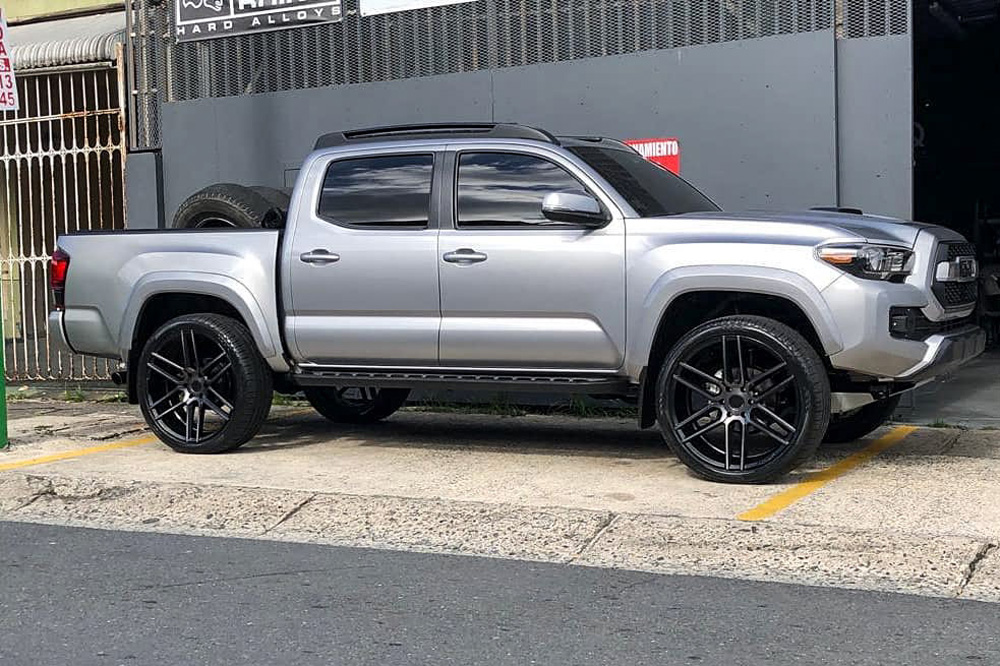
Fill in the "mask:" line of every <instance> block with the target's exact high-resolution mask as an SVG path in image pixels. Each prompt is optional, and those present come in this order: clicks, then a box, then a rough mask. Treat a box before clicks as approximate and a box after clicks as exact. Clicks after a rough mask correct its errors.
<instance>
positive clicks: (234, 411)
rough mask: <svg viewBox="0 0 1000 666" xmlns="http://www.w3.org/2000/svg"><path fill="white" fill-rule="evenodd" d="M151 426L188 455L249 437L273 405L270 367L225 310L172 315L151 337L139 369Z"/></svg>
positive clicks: (238, 443)
mask: <svg viewBox="0 0 1000 666" xmlns="http://www.w3.org/2000/svg"><path fill="white" fill-rule="evenodd" d="M137 372H138V374H137V377H136V381H137V389H138V392H139V405H140V408H141V409H142V415H143V417H145V419H146V423H148V424H149V427H150V428H151V429H152V430H153V432H154V433H155V434H156V436H157V437H159V438H160V439H161V440H162V441H163V442H164V443H165V444H166V445H167V446H169V447H170V448H172V449H174V450H175V451H180V452H182V453H221V452H223V451H231V450H232V449H235V448H237V447H239V446H241V445H242V444H245V443H246V442H247V441H249V440H250V439H251V438H252V437H253V436H254V435H256V434H257V431H258V430H260V426H261V424H262V423H263V422H264V419H265V418H267V414H268V412H269V411H270V408H271V398H272V383H271V382H272V378H271V370H270V368H268V367H267V365H266V364H265V363H264V360H263V359H262V358H261V357H260V354H259V353H258V351H257V346H256V344H255V343H254V341H253V338H252V337H251V336H250V332H249V331H247V329H246V327H245V326H243V324H241V323H239V322H237V321H235V320H233V319H230V318H229V317H223V316H221V315H214V314H203V315H186V316H183V317H178V318H176V319H173V320H171V321H169V322H167V323H166V324H164V325H163V326H161V327H160V328H159V330H157V331H156V332H155V333H154V334H153V336H152V337H151V338H150V339H149V340H148V341H147V342H146V345H145V346H144V347H143V350H142V354H141V356H140V357H139V367H138V369H137Z"/></svg>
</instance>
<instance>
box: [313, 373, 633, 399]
mask: <svg viewBox="0 0 1000 666" xmlns="http://www.w3.org/2000/svg"><path fill="white" fill-rule="evenodd" d="M293 377H294V379H295V383H296V384H298V385H299V386H384V387H390V388H412V387H421V388H455V387H462V388H468V389H485V390H504V391H570V392H573V393H586V394H614V395H627V394H629V393H632V392H634V388H633V387H631V385H630V384H629V381H628V379H627V378H625V377H620V376H617V375H574V374H568V373H567V374H546V373H526V372H523V371H522V372H517V371H511V372H496V371H491V372H467V371H461V372H458V371H456V372H448V371H445V370H440V371H434V372H427V371H423V370H420V371H413V370H356V369H333V368H330V369H326V368H324V369H319V368H299V369H298V371H297V372H296V373H295V374H294V375H293Z"/></svg>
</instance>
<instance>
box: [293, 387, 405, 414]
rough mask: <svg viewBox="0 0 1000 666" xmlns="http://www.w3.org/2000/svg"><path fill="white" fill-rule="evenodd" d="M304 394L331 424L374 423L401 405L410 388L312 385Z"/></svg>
mask: <svg viewBox="0 0 1000 666" xmlns="http://www.w3.org/2000/svg"><path fill="white" fill-rule="evenodd" d="M305 394H306V399H307V400H308V401H309V404H311V405H312V406H313V408H314V409H315V410H316V411H317V412H319V413H320V414H322V415H323V416H325V417H326V418H328V419H330V420H331V421H333V422H334V423H375V422H376V421H381V420H382V419H384V418H386V417H388V416H390V415H392V414H393V413H395V412H396V410H398V409H399V408H400V407H402V406H403V404H404V403H405V402H406V398H407V396H409V395H410V389H389V388H382V389H380V388H374V387H371V386H366V387H347V388H344V387H336V388H334V387H329V388H327V387H313V388H307V389H305Z"/></svg>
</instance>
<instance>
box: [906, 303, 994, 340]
mask: <svg viewBox="0 0 1000 666" xmlns="http://www.w3.org/2000/svg"><path fill="white" fill-rule="evenodd" d="M974 323H976V322H975V315H969V316H968V317H959V318H958V319H948V320H946V321H931V320H930V319H928V318H927V317H925V316H924V315H923V313H922V312H920V308H900V307H894V308H890V309H889V333H890V334H891V335H892V337H894V338H904V339H906V340H926V339H927V338H929V337H930V336H932V335H947V334H948V333H952V332H953V331H957V330H959V329H960V328H965V327H966V326H968V325H969V324H974Z"/></svg>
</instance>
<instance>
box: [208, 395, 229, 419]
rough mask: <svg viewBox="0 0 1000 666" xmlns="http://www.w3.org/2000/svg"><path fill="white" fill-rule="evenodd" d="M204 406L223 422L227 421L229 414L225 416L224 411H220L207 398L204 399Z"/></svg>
mask: <svg viewBox="0 0 1000 666" xmlns="http://www.w3.org/2000/svg"><path fill="white" fill-rule="evenodd" d="M205 406H206V407H208V408H209V409H211V410H212V411H213V412H215V413H216V414H217V415H218V416H219V418H221V419H222V420H223V421H229V414H226V413H225V412H224V411H222V410H221V409H220V408H219V406H218V405H216V404H215V403H214V402H212V401H211V400H209V399H208V398H205Z"/></svg>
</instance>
